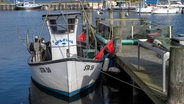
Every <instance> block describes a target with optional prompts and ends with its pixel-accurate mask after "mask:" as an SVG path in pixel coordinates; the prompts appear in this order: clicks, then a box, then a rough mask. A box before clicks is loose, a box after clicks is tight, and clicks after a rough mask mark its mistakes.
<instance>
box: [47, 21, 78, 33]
mask: <svg viewBox="0 0 184 104" xmlns="http://www.w3.org/2000/svg"><path fill="white" fill-rule="evenodd" d="M66 22H67V23H66ZM49 23H50V28H51V32H52V33H53V34H64V33H73V32H74V29H75V18H68V20H67V21H61V20H59V19H58V20H56V19H51V20H49Z"/></svg>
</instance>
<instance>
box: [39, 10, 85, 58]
mask: <svg viewBox="0 0 184 104" xmlns="http://www.w3.org/2000/svg"><path fill="white" fill-rule="evenodd" d="M42 17H43V19H46V23H47V27H48V30H49V34H50V42H51V52H52V60H57V59H62V58H75V57H77V41H76V38H77V35H78V33H77V30H78V21H79V17H81V13H80V12H72V13H60V14H48V15H43V16H42Z"/></svg>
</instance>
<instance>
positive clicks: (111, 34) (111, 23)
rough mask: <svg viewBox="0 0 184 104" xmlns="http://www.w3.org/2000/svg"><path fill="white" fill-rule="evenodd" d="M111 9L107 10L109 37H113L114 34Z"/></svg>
mask: <svg viewBox="0 0 184 104" xmlns="http://www.w3.org/2000/svg"><path fill="white" fill-rule="evenodd" d="M113 22H114V21H113V11H112V10H110V11H109V26H110V30H111V31H110V32H111V33H110V38H114V36H113Z"/></svg>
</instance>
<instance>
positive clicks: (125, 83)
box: [100, 71, 142, 90]
mask: <svg viewBox="0 0 184 104" xmlns="http://www.w3.org/2000/svg"><path fill="white" fill-rule="evenodd" d="M100 72H101V73H103V74H105V75H107V76H109V77H111V78H114V79H116V80H118V81H120V82H122V83H125V84H127V85H129V86H132V87H134V88H137V89H139V90H142V89H141V88H140V87H137V86H135V85H132V84H130V83H128V82H126V81H123V80H121V79H119V78H116V77H114V76H112V75H110V74H108V73H105V72H103V71H100Z"/></svg>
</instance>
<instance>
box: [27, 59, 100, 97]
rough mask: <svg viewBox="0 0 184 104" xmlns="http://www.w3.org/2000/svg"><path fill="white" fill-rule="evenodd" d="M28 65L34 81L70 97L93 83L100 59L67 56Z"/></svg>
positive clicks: (98, 70)
mask: <svg viewBox="0 0 184 104" xmlns="http://www.w3.org/2000/svg"><path fill="white" fill-rule="evenodd" d="M29 65H30V67H31V76H32V79H33V80H34V81H36V82H37V83H38V84H40V85H41V86H43V87H45V88H47V89H49V90H51V91H54V92H57V93H60V94H63V95H65V96H69V97H71V96H73V95H75V94H77V93H79V92H81V91H82V90H84V89H86V88H88V87H90V86H92V85H93V84H94V82H95V81H96V80H97V78H98V77H99V75H100V71H101V67H102V61H95V60H80V59H79V60H78V59H76V58H68V59H61V60H55V61H47V62H41V63H29Z"/></svg>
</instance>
